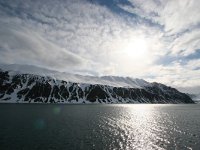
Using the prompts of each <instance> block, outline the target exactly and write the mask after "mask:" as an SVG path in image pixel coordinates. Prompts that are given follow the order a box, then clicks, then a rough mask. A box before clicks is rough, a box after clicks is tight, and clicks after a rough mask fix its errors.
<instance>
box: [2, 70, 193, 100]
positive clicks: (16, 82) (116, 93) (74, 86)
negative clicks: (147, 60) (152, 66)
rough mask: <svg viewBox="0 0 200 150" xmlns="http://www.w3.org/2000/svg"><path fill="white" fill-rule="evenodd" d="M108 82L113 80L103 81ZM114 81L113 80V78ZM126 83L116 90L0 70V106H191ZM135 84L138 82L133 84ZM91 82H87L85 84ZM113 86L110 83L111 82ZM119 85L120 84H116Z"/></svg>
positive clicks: (163, 89) (141, 83) (158, 89)
mask: <svg viewBox="0 0 200 150" xmlns="http://www.w3.org/2000/svg"><path fill="white" fill-rule="evenodd" d="M103 78H104V80H105V78H107V79H108V78H109V81H110V78H112V77H103ZM112 79H113V78H112ZM118 79H123V80H122V81H123V82H122V83H125V81H124V79H127V80H128V81H127V83H133V84H131V85H136V86H137V87H136V86H134V87H119V86H118V87H116V86H111V85H103V84H89V83H79V82H72V81H65V80H60V79H56V78H52V77H51V76H42V75H34V74H30V73H27V74H24V73H19V72H16V71H10V70H9V71H6V70H5V68H4V69H1V70H0V102H8V103H9V102H13V103H194V102H193V101H192V99H191V98H190V97H189V96H188V95H186V94H184V93H181V92H179V91H178V90H176V89H175V88H171V87H168V86H165V85H164V84H160V83H156V82H154V83H149V82H146V81H145V80H142V79H136V80H133V81H132V80H131V78H118ZM113 80H114V81H115V80H116V78H115V79H113ZM135 81H138V83H136V82H135ZM88 82H90V81H88ZM111 83H112V82H111ZM118 83H120V82H119V80H118Z"/></svg>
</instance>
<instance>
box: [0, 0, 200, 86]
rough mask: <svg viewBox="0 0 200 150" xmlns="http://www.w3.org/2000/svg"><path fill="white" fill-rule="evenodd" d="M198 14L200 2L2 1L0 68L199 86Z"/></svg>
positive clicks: (0, 1) (113, 0)
mask: <svg viewBox="0 0 200 150" xmlns="http://www.w3.org/2000/svg"><path fill="white" fill-rule="evenodd" d="M198 7H199V2H198V1H196V0H176V1H174V0H169V1H164V0H148V1H146V0H122V1H121V0H120V1H119V0H110V1H107V0H67V1H64V0H58V1H54V0H48V1H41V0H35V1H32V0H26V1H25V0H18V1H12V0H6V1H3V0H0V15H1V18H0V25H1V28H0V62H1V63H20V64H33V65H38V66H43V67H45V68H49V69H56V70H59V71H67V72H73V73H79V74H88V75H119V76H132V77H137V78H144V79H147V80H149V81H159V82H162V83H165V84H168V85H172V86H188V85H194V86H197V85H198V84H199V81H200V79H199V78H198V75H199V73H200V72H199V65H200V64H199V49H200V41H199V37H200V28H199V27H200V15H199V14H200V9H199V8H198ZM138 43H139V44H138Z"/></svg>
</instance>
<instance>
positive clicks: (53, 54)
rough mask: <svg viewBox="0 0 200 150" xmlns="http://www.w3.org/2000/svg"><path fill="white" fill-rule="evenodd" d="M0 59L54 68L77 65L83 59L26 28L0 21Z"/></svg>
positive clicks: (5, 61) (6, 61)
mask: <svg viewBox="0 0 200 150" xmlns="http://www.w3.org/2000/svg"><path fill="white" fill-rule="evenodd" d="M0 25H1V29H0V34H1V37H0V53H1V55H0V60H1V62H3V63H18V64H24V63H25V64H35V65H42V66H47V67H48V66H51V67H52V68H54V69H61V68H65V67H66V68H67V67H70V66H73V67H74V66H79V65H81V64H82V63H83V59H82V58H81V57H79V56H76V55H75V54H73V53H71V52H69V51H67V50H65V49H63V48H60V47H58V46H57V45H55V44H53V43H51V42H49V41H47V40H46V39H44V38H43V37H42V36H41V35H39V34H37V33H36V32H34V31H33V30H31V31H30V30H28V28H25V27H20V26H16V24H14V25H12V24H11V23H9V24H6V23H2V22H0Z"/></svg>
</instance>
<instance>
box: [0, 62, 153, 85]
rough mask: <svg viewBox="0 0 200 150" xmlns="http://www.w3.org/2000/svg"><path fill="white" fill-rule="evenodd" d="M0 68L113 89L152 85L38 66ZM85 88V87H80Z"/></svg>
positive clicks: (136, 80)
mask: <svg viewBox="0 0 200 150" xmlns="http://www.w3.org/2000/svg"><path fill="white" fill-rule="evenodd" d="M0 68H1V69H2V70H5V71H9V72H10V74H13V75H14V74H19V73H20V74H27V73H29V74H34V75H41V76H50V77H52V78H54V79H57V80H64V81H68V82H74V83H88V84H101V85H108V86H113V87H129V88H143V87H144V86H151V83H148V82H146V81H145V80H142V79H137V78H136V79H134V78H130V77H118V76H101V77H94V76H82V75H77V74H71V73H66V72H58V71H53V70H48V69H44V68H40V67H36V66H30V65H16V64H11V65H5V64H0ZM80 86H81V87H82V88H84V85H82V84H81V85H80Z"/></svg>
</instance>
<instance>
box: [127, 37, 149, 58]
mask: <svg viewBox="0 0 200 150" xmlns="http://www.w3.org/2000/svg"><path fill="white" fill-rule="evenodd" d="M147 53H148V44H147V42H146V41H145V40H144V39H142V38H139V39H134V40H132V41H130V42H129V43H127V45H125V47H124V54H125V55H127V56H128V57H130V58H134V59H141V58H144V57H146V55H147Z"/></svg>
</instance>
